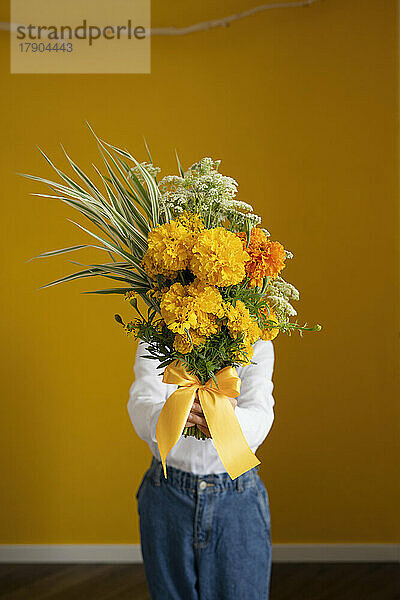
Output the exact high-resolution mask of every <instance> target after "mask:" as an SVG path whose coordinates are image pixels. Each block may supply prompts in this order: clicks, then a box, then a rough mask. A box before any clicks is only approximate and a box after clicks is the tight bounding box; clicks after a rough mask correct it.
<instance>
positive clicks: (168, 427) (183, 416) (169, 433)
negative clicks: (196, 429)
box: [156, 385, 197, 478]
mask: <svg viewBox="0 0 400 600" xmlns="http://www.w3.org/2000/svg"><path fill="white" fill-rule="evenodd" d="M196 389H197V388H196V386H194V385H193V386H190V387H184V388H179V389H177V390H176V391H175V392H173V393H172V394H171V395H170V396H169V398H167V400H166V402H165V404H164V406H163V407H162V410H161V413H160V416H159V417H158V421H157V427H156V438H157V444H158V450H159V452H160V457H161V462H162V465H163V470H164V477H165V478H167V467H166V460H167V456H168V454H169V452H170V450H172V448H173V447H174V446H175V444H176V442H177V441H178V440H179V438H180V436H181V434H182V431H183V428H184V426H185V423H186V421H187V418H188V416H189V412H190V409H191V407H192V404H193V401H194V399H195V395H196Z"/></svg>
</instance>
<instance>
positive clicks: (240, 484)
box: [236, 475, 243, 493]
mask: <svg viewBox="0 0 400 600" xmlns="http://www.w3.org/2000/svg"><path fill="white" fill-rule="evenodd" d="M236 489H237V491H238V492H239V493H240V492H243V481H242V476H241V475H239V477H236Z"/></svg>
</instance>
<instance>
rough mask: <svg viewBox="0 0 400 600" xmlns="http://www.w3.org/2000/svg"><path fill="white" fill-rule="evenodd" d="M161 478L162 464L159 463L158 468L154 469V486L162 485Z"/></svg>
mask: <svg viewBox="0 0 400 600" xmlns="http://www.w3.org/2000/svg"><path fill="white" fill-rule="evenodd" d="M161 477H162V463H161V462H159V461H157V463H156V467H155V469H154V484H155V485H157V486H160V485H161Z"/></svg>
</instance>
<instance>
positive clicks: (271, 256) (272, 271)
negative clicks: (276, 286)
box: [236, 227, 286, 286]
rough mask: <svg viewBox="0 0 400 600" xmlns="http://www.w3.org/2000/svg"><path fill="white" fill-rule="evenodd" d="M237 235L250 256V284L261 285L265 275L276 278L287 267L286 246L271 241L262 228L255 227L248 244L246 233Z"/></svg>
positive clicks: (248, 270)
mask: <svg viewBox="0 0 400 600" xmlns="http://www.w3.org/2000/svg"><path fill="white" fill-rule="evenodd" d="M236 235H237V236H238V237H239V238H240V239H241V240H242V243H243V248H244V249H245V250H246V252H247V253H248V254H249V257H250V260H249V261H248V262H247V263H246V275H247V276H248V277H250V285H258V286H261V285H262V283H263V279H264V277H271V278H272V279H275V278H276V277H277V276H278V275H279V273H280V272H281V271H282V269H284V268H285V259H286V254H285V249H284V247H283V246H282V244H280V243H279V242H271V241H270V240H269V239H268V236H267V235H266V234H265V233H264V231H263V230H262V229H259V228H258V227H253V229H252V230H251V235H250V243H249V245H248V246H247V236H246V234H245V233H238V234H236Z"/></svg>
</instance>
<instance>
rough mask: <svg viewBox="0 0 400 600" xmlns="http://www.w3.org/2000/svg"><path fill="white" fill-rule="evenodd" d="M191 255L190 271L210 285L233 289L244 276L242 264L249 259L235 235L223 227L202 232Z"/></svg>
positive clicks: (243, 265)
mask: <svg viewBox="0 0 400 600" xmlns="http://www.w3.org/2000/svg"><path fill="white" fill-rule="evenodd" d="M192 252H193V256H192V259H191V261H190V269H191V271H192V272H193V273H194V274H195V275H196V276H197V277H198V278H199V279H201V280H203V281H205V282H206V283H208V284H210V285H216V286H219V287H221V286H222V287H225V286H228V285H234V284H236V283H240V282H241V281H243V279H244V277H245V275H246V271H245V263H246V261H247V260H249V256H248V254H247V252H245V251H244V249H243V245H242V243H241V241H240V240H239V238H238V237H237V236H236V234H234V233H232V232H231V231H228V230H227V229H224V227H215V228H214V229H205V230H204V231H203V232H201V233H200V235H199V236H198V238H197V241H196V242H195V244H194V246H193V249H192Z"/></svg>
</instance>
